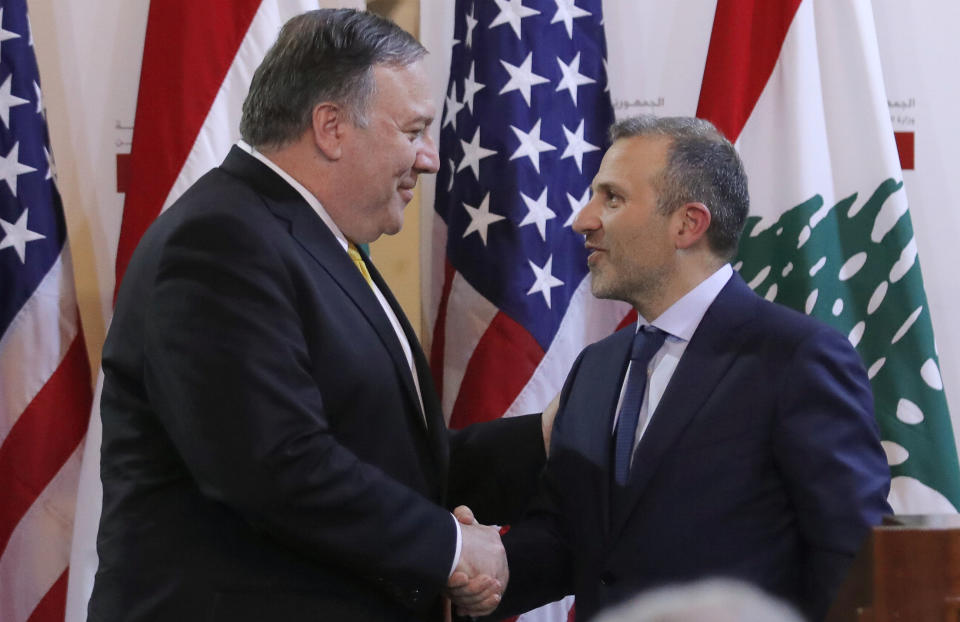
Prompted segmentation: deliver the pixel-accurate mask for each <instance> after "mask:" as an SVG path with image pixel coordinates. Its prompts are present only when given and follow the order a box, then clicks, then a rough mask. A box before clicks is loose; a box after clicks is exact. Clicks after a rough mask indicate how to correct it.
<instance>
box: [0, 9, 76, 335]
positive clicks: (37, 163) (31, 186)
mask: <svg viewBox="0 0 960 622" xmlns="http://www.w3.org/2000/svg"><path fill="white" fill-rule="evenodd" d="M42 102H43V100H42V98H41V95H40V75H39V72H38V70H37V60H36V56H35V55H34V51H33V39H32V35H31V32H30V25H29V23H28V20H27V6H26V2H25V0H2V1H0V335H3V334H4V333H5V332H6V331H7V328H8V327H9V325H10V323H11V321H12V320H13V318H14V317H15V316H16V314H17V313H18V312H19V311H20V309H21V308H22V307H23V305H24V303H25V302H26V301H27V300H28V299H29V298H30V296H31V295H32V294H33V292H34V290H36V288H37V286H38V285H39V284H40V281H41V280H42V279H43V278H44V276H45V275H46V274H47V272H48V271H49V270H50V267H51V266H52V265H53V264H54V263H55V262H56V261H57V257H58V256H59V255H60V251H61V249H62V247H63V244H64V241H65V240H66V234H67V231H66V225H65V223H64V218H63V207H62V205H61V202H60V195H59V194H58V193H57V188H56V186H55V185H54V178H53V177H54V175H53V163H52V158H51V156H50V144H49V138H48V135H47V124H46V119H45V118H44V114H45V113H44V110H43V103H42ZM67 268H68V269H69V266H67ZM70 276H71V278H72V275H70Z"/></svg>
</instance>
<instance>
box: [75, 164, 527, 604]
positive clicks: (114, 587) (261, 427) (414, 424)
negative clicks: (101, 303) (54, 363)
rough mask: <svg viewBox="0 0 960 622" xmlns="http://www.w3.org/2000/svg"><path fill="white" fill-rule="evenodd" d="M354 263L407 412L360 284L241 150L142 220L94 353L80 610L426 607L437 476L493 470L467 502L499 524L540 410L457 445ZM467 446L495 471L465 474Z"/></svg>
mask: <svg viewBox="0 0 960 622" xmlns="http://www.w3.org/2000/svg"><path fill="white" fill-rule="evenodd" d="M368 268H369V270H370V272H371V273H372V276H373V279H374V281H375V282H376V283H377V285H378V286H379V288H380V290H381V291H382V292H383V294H384V296H385V297H386V298H387V300H388V301H389V304H390V305H391V306H392V308H393V310H394V311H395V313H396V315H397V317H398V318H399V320H400V322H401V324H402V326H403V330H404V332H405V333H406V336H407V339H408V341H409V342H410V347H411V349H412V350H413V357H414V360H415V363H416V369H417V373H418V377H419V381H420V387H421V390H422V396H423V406H424V409H423V410H421V407H420V403H419V400H418V398H417V394H416V389H415V387H414V384H413V377H412V375H411V372H410V367H409V365H408V363H407V360H406V358H405V356H404V354H403V351H402V349H401V346H400V343H399V340H398V338H397V336H396V333H395V331H394V329H393V328H392V327H391V324H390V322H389V320H388V319H387V317H386V315H385V313H384V312H383V309H382V307H381V306H380V304H379V303H378V301H377V299H376V297H375V296H374V294H373V292H372V290H371V288H370V287H369V286H368V284H367V283H366V282H365V281H364V279H363V277H362V276H361V274H360V272H359V271H358V270H357V268H356V266H354V265H353V263H352V262H351V260H350V258H349V257H348V256H347V254H346V253H345V252H344V250H343V248H342V247H341V246H340V245H339V243H338V241H337V240H336V238H335V237H334V235H333V233H332V232H331V231H330V230H329V228H327V227H326V225H324V224H323V222H322V221H321V220H320V218H319V216H318V215H317V214H316V213H315V212H314V211H313V210H312V209H311V208H310V206H309V205H308V204H307V203H306V202H305V201H304V200H303V198H302V197H301V196H300V195H299V194H298V193H297V192H296V190H294V189H293V188H292V187H291V186H290V185H289V184H287V183H286V182H284V181H283V180H282V179H281V178H280V177H279V176H278V175H276V174H275V173H274V172H273V171H271V170H270V169H269V168H268V167H267V166H265V165H264V164H263V163H261V162H259V161H258V160H256V159H255V158H254V157H252V156H251V155H249V154H248V153H245V152H243V151H242V150H240V149H238V148H234V149H233V151H231V153H230V155H229V156H228V157H227V159H226V160H225V161H224V163H223V165H222V166H221V167H219V168H217V169H214V170H212V171H210V172H209V173H208V174H207V175H205V176H204V177H203V178H201V179H200V180H199V181H198V182H197V183H196V184H195V185H194V186H193V187H192V188H190V189H189V190H188V191H187V192H186V193H185V194H184V195H183V197H182V198H181V199H180V200H179V201H177V203H176V204H175V205H173V206H172V207H171V208H170V209H169V210H168V211H166V212H165V213H164V214H162V215H161V216H160V217H159V218H158V219H157V220H156V222H155V223H154V224H153V225H152V226H151V227H150V229H149V230H148V231H147V232H146V234H145V235H144V237H143V239H142V241H141V243H140V244H139V246H138V248H137V250H136V252H135V253H134V255H133V258H132V260H131V262H130V264H129V267H128V269H127V273H126V277H125V279H124V282H123V285H122V287H121V288H120V291H119V294H118V299H117V304H116V312H115V315H114V318H113V322H112V325H111V327H110V330H109V334H108V337H107V341H106V345H105V347H104V356H103V368H104V375H105V379H104V386H103V394H102V402H101V415H102V418H103V449H102V460H101V462H102V466H101V478H102V480H103V486H104V499H103V515H102V518H101V524H100V531H99V534H98V552H99V556H100V565H99V568H98V572H97V576H96V580H95V586H94V591H93V595H92V598H91V601H90V606H89V612H90V619H91V620H111V621H113V620H177V621H178V622H183V621H186V620H232V621H237V620H241V621H242V620H258V621H259V620H301V619H302V620H314V621H315V620H378V621H380V620H412V619H435V618H436V613H437V606H438V603H439V598H438V594H439V591H440V590H441V589H442V587H443V586H444V584H445V583H446V579H447V575H448V573H449V571H450V564H451V561H452V559H453V554H454V550H455V546H456V527H455V524H454V522H453V519H452V517H451V515H450V513H449V512H448V511H447V510H445V509H443V507H441V505H442V504H443V502H444V501H445V500H447V499H448V495H447V491H448V489H456V490H467V491H470V490H471V489H470V487H469V485H468V484H463V483H460V482H459V481H458V480H460V479H466V476H470V475H472V476H474V477H479V476H481V475H483V474H484V473H487V474H489V475H490V477H488V479H487V480H486V481H484V482H483V486H482V488H481V489H480V491H481V492H480V493H479V497H473V498H468V501H469V502H471V503H475V504H478V503H479V504H484V503H485V504H486V505H485V506H483V507H480V508H478V510H479V512H480V513H481V515H483V516H484V518H486V519H487V520H510V519H511V518H515V516H512V515H511V512H517V511H518V509H517V508H518V506H519V505H520V504H521V503H522V501H523V500H524V498H525V496H526V495H528V494H530V493H531V492H532V491H533V490H534V487H535V477H536V474H537V473H538V470H539V468H540V467H541V466H542V463H543V460H544V456H543V454H544V452H543V447H542V440H541V435H540V429H539V417H522V418H517V420H516V421H503V422H495V423H494V424H490V425H486V426H480V427H478V426H474V428H473V429H468V430H467V431H465V432H464V433H462V434H455V435H452V436H453V438H451V435H450V434H449V433H448V431H447V430H446V428H445V425H444V421H443V417H442V414H441V412H440V407H439V403H438V399H437V397H436V395H435V393H434V390H433V386H432V384H431V381H430V374H429V372H428V370H427V365H426V362H425V359H424V355H423V352H422V351H421V349H420V347H419V345H418V343H417V340H416V337H415V335H414V333H413V331H412V330H411V328H410V326H409V324H408V323H407V321H406V318H405V317H404V314H403V312H402V311H401V309H400V308H399V306H398V305H397V303H396V301H395V300H394V298H393V296H392V295H391V293H390V290H389V289H388V287H387V286H386V284H385V283H384V282H383V280H382V279H381V278H380V276H379V274H378V273H377V271H376V270H375V269H374V267H373V266H372V265H371V264H369V263H368ZM478 454H479V455H482V456H483V459H484V460H486V461H487V463H488V464H496V465H497V467H498V469H499V471H498V470H497V469H486V470H485V471H483V472H474V473H469V472H468V471H469V470H470V469H471V468H473V467H474V466H475V465H476V464H477V462H478V461H479V458H478V457H477V455H478ZM448 474H449V476H450V478H451V479H448ZM525 485H526V486H527V488H526V489H524V486H525ZM449 500H450V501H451V503H453V502H456V501H458V499H449Z"/></svg>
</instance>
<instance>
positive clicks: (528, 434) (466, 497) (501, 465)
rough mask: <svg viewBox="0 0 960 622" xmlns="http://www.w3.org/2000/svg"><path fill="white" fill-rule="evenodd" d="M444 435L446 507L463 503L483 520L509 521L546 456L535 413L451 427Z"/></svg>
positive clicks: (530, 489) (527, 498)
mask: <svg viewBox="0 0 960 622" xmlns="http://www.w3.org/2000/svg"><path fill="white" fill-rule="evenodd" d="M450 439H451V442H450V484H449V489H448V495H447V497H448V501H449V504H450V506H451V507H456V506H458V505H466V506H469V507H470V508H471V509H472V510H473V513H474V515H475V516H476V517H477V520H478V521H479V522H481V523H484V524H486V525H510V524H513V523H515V522H516V521H517V520H518V519H519V518H520V515H521V514H522V513H523V510H524V509H525V508H526V507H527V504H528V503H529V502H530V499H531V498H532V497H533V495H534V493H535V492H536V489H537V482H538V481H539V477H540V472H541V470H542V469H543V465H544V462H545V460H546V455H545V452H544V449H543V432H542V431H541V428H540V416H539V415H523V416H520V417H508V418H505V419H496V420H494V421H489V422H485V423H476V424H474V425H471V426H468V427H466V428H464V429H462V430H458V431H456V432H451V434H450Z"/></svg>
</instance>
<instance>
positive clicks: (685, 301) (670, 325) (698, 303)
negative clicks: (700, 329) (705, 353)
mask: <svg viewBox="0 0 960 622" xmlns="http://www.w3.org/2000/svg"><path fill="white" fill-rule="evenodd" d="M732 276H733V268H731V267H730V264H728V263H725V264H723V266H721V267H720V269H719V270H717V271H716V272H714V273H713V274H711V275H710V276H709V277H707V278H706V279H704V280H703V281H701V282H700V284H699V285H697V286H696V287H694V288H693V289H691V290H690V291H689V292H687V293H686V294H684V295H683V297H682V298H680V300H678V301H676V302H675V303H673V304H672V305H670V307H669V308H668V309H667V310H666V311H664V312H663V313H661V314H660V317H658V318H657V319H656V320H654V321H653V322H647V321H646V320H645V319H644V318H643V316H640V317H639V318H638V320H637V330H640V327H642V326H644V325H646V324H651V325H652V326H654V327H656V328H659V329H660V330H662V331H664V332H665V333H667V334H668V335H671V336H673V337H677V338H680V339H683V340H684V341H690V338H691V337H693V333H694V332H695V331H696V330H697V326H699V325H700V320H702V319H703V316H704V314H705V313H706V312H707V309H708V308H710V305H712V304H713V301H714V300H716V298H717V296H718V295H719V294H720V290H722V289H723V286H724V285H726V284H727V281H729V280H730V277H732Z"/></svg>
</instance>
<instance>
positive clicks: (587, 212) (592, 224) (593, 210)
mask: <svg viewBox="0 0 960 622" xmlns="http://www.w3.org/2000/svg"><path fill="white" fill-rule="evenodd" d="M597 205H599V200H598V198H597V195H596V194H594V195H593V197H592V198H591V199H590V201H588V202H587V204H586V205H584V206H583V209H581V210H580V212H579V213H578V214H577V217H576V218H574V219H573V225H571V228H572V229H573V230H574V231H576V232H577V233H581V234H583V235H587V234H588V233H590V232H591V231H596V230H597V229H599V228H600V218H599V216H598V215H597Z"/></svg>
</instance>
